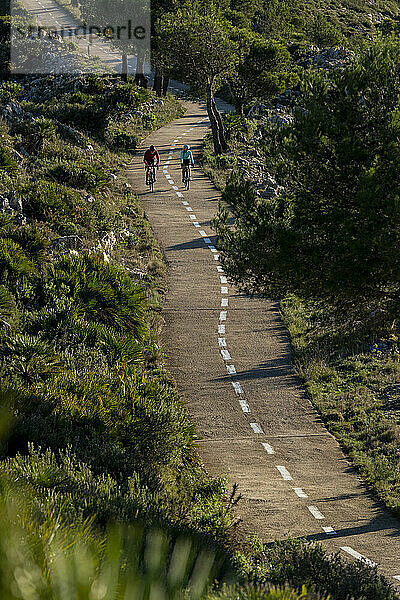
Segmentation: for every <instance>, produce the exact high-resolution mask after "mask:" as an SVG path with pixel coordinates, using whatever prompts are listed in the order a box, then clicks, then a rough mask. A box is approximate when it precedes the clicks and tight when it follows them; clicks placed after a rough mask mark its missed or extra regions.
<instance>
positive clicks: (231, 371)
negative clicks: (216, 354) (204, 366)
mask: <svg viewBox="0 0 400 600" xmlns="http://www.w3.org/2000/svg"><path fill="white" fill-rule="evenodd" d="M226 370H227V371H228V373H229V375H236V368H235V365H226Z"/></svg>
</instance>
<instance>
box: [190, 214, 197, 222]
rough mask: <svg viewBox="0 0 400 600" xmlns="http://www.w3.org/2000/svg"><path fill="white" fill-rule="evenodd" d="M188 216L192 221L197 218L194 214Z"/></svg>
mask: <svg viewBox="0 0 400 600" xmlns="http://www.w3.org/2000/svg"><path fill="white" fill-rule="evenodd" d="M189 217H190V218H191V219H192V221H195V220H196V219H197V217H196V215H189Z"/></svg>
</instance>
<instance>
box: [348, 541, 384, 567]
mask: <svg viewBox="0 0 400 600" xmlns="http://www.w3.org/2000/svg"><path fill="white" fill-rule="evenodd" d="M340 549H341V550H343V552H347V554H350V555H351V556H353V557H354V558H356V559H357V560H361V561H362V562H364V563H365V564H366V565H369V566H370V567H376V566H377V564H376V563H374V562H373V561H372V560H370V559H369V558H367V557H366V556H364V555H363V554H360V553H359V552H357V550H353V548H352V547H351V546H341V547H340Z"/></svg>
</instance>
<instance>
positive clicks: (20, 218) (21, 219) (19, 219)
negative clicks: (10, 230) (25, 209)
mask: <svg viewBox="0 0 400 600" xmlns="http://www.w3.org/2000/svg"><path fill="white" fill-rule="evenodd" d="M27 222H28V219H27V218H26V216H25V215H23V214H22V213H19V214H18V215H15V217H14V218H13V223H14V225H17V226H21V225H26V224H27Z"/></svg>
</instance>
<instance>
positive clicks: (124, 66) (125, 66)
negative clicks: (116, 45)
mask: <svg viewBox="0 0 400 600" xmlns="http://www.w3.org/2000/svg"><path fill="white" fill-rule="evenodd" d="M121 79H122V81H125V82H127V81H128V56H127V54H125V52H124V53H123V55H122V71H121Z"/></svg>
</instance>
